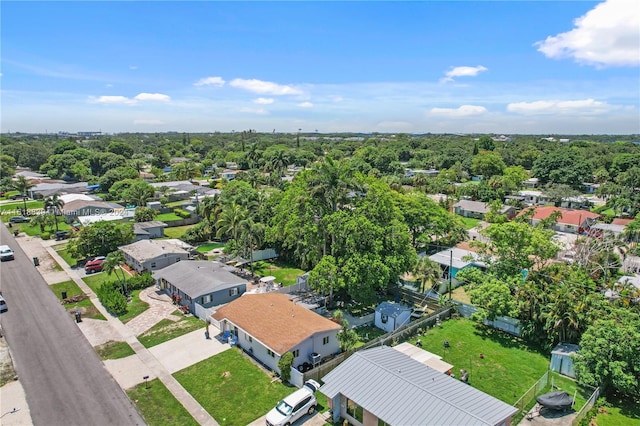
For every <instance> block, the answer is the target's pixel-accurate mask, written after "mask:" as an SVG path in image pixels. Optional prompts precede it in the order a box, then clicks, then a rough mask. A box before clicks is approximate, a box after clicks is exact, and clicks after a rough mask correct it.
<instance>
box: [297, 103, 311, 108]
mask: <svg viewBox="0 0 640 426" xmlns="http://www.w3.org/2000/svg"><path fill="white" fill-rule="evenodd" d="M298 106H299V107H300V108H313V104H312V103H311V102H302V103H299V104H298Z"/></svg>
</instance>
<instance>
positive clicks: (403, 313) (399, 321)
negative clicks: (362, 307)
mask: <svg viewBox="0 0 640 426" xmlns="http://www.w3.org/2000/svg"><path fill="white" fill-rule="evenodd" d="M409 321H411V309H410V308H408V307H406V306H404V305H399V304H397V303H393V302H382V303H381V304H379V305H378V307H377V308H376V312H375V317H374V320H373V323H374V325H375V326H376V327H378V328H381V329H382V330H385V331H387V332H390V331H393V330H395V329H397V328H398V327H400V326H402V325H405V324H408V323H409Z"/></svg>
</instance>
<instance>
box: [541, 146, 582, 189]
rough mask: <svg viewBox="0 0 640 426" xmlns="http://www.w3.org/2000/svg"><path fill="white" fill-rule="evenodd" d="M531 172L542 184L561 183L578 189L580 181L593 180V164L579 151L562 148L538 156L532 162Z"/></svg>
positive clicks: (580, 184)
mask: <svg viewBox="0 0 640 426" xmlns="http://www.w3.org/2000/svg"><path fill="white" fill-rule="evenodd" d="M531 174H532V175H533V176H534V177H537V178H538V179H539V180H540V183H541V184H542V185H546V184H547V183H561V184H566V185H569V186H571V187H572V188H575V189H578V188H580V187H581V186H582V182H590V181H591V180H593V165H592V163H591V162H589V161H588V160H587V159H586V158H584V157H583V156H582V155H581V154H580V153H579V152H577V151H572V150H569V149H563V150H559V151H554V152H550V153H548V154H545V155H543V156H541V157H539V158H538V159H537V160H536V161H535V163H534V164H533V169H532V170H531Z"/></svg>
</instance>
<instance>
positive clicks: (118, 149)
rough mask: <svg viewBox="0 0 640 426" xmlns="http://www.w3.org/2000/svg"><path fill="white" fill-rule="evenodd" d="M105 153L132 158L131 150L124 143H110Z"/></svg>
mask: <svg viewBox="0 0 640 426" xmlns="http://www.w3.org/2000/svg"><path fill="white" fill-rule="evenodd" d="M107 152H112V153H114V154H117V155H122V156H123V157H124V158H131V157H132V156H133V148H132V147H131V146H130V145H129V144H127V143H124V142H111V143H110V144H109V145H107Z"/></svg>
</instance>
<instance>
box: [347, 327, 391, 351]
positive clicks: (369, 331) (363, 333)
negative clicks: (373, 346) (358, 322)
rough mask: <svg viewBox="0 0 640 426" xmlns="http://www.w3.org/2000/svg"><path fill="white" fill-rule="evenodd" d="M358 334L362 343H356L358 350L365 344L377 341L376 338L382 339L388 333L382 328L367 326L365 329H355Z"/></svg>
mask: <svg viewBox="0 0 640 426" xmlns="http://www.w3.org/2000/svg"><path fill="white" fill-rule="evenodd" d="M354 330H355V331H356V334H357V335H358V337H359V338H360V341H359V342H358V343H356V348H359V347H360V346H362V345H364V344H365V343H367V342H369V341H371V340H373V339H375V338H376V337H380V336H382V335H383V334H385V333H386V331H384V330H382V329H381V328H378V327H375V326H373V325H365V326H364V327H358V328H355V329H354Z"/></svg>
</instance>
